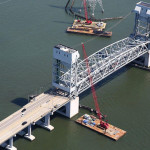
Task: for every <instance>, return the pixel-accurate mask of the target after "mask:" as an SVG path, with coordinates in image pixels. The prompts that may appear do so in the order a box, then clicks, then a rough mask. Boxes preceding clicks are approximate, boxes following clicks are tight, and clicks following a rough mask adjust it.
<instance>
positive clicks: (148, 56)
mask: <svg viewBox="0 0 150 150" xmlns="http://www.w3.org/2000/svg"><path fill="white" fill-rule="evenodd" d="M149 47H150V46H149ZM144 59H145V60H144V66H146V67H150V50H149V51H148V53H146V54H145V55H144Z"/></svg>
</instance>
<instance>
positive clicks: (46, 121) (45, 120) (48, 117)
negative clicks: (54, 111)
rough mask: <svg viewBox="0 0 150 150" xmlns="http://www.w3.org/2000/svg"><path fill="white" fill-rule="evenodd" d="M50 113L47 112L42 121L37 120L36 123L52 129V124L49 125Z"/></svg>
mask: <svg viewBox="0 0 150 150" xmlns="http://www.w3.org/2000/svg"><path fill="white" fill-rule="evenodd" d="M50 115H51V114H50V113H49V114H47V115H46V116H45V117H44V123H43V122H42V121H41V120H39V121H38V122H37V123H36V124H37V125H39V126H41V127H43V128H45V129H47V130H49V131H52V130H53V129H54V127H53V126H52V125H50Z"/></svg>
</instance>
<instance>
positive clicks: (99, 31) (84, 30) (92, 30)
mask: <svg viewBox="0 0 150 150" xmlns="http://www.w3.org/2000/svg"><path fill="white" fill-rule="evenodd" d="M105 28H106V23H104V22H90V23H87V22H86V21H81V20H74V23H73V25H72V27H68V28H67V31H66V32H68V33H78V34H86V35H97V36H105V37H111V36H112V32H108V31H103V30H104V29H105Z"/></svg>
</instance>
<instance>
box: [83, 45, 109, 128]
mask: <svg viewBox="0 0 150 150" xmlns="http://www.w3.org/2000/svg"><path fill="white" fill-rule="evenodd" d="M82 50H83V54H84V59H85V62H86V67H87V72H88V75H89V80H90V85H91V91H92V96H93V100H94V104H95V108H96V112H97V116H98V118H99V120H100V125H101V127H103V128H105V129H107V128H108V123H107V122H106V123H105V122H103V121H102V115H101V112H100V108H99V105H98V100H97V95H96V92H95V87H94V84H93V78H92V76H91V70H90V67H89V62H88V57H87V54H86V51H85V47H84V44H83V43H82Z"/></svg>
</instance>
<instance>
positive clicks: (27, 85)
mask: <svg viewBox="0 0 150 150" xmlns="http://www.w3.org/2000/svg"><path fill="white" fill-rule="evenodd" d="M146 1H147V2H150V1H149V0H146ZM66 2H67V0H55V1H54V0H53V1H52V0H36V1H35V0H0V119H1V120H2V119H4V118H5V117H7V116H8V115H10V114H11V113H13V112H14V111H16V110H18V109H19V108H20V106H23V105H24V104H25V103H26V102H27V100H26V98H27V97H28V95H29V94H31V93H33V91H38V92H40V91H42V90H43V89H44V88H43V89H42V88H40V89H39V87H45V85H46V86H47V85H49V86H51V85H50V84H51V70H52V48H53V47H54V46H55V45H57V44H60V43H61V44H64V45H67V46H70V47H73V48H75V49H77V50H79V52H80V53H81V56H82V50H81V46H79V44H80V43H81V42H85V41H88V40H90V42H88V43H87V44H85V47H86V51H87V54H88V55H90V54H92V53H93V52H95V51H97V50H99V49H101V48H102V47H104V46H107V45H108V44H111V43H113V42H115V41H117V40H120V39H122V38H125V37H127V36H128V35H129V34H130V33H131V32H132V30H133V25H134V14H131V15H129V16H128V17H127V18H126V19H125V20H123V21H121V22H120V23H119V24H118V25H117V26H116V25H115V24H116V23H117V22H118V21H109V22H108V23H107V29H108V30H109V29H111V31H112V32H113V36H112V37H111V38H102V37H98V38H95V37H91V36H85V35H83V36H81V35H73V34H67V33H65V30H66V28H67V27H68V26H70V25H71V24H72V22H73V17H71V16H69V15H67V14H66V13H65V11H64V6H65V4H66ZM137 2H138V1H137V0H111V1H110V0H105V1H104V2H103V4H104V9H105V13H104V14H103V15H102V14H101V12H100V8H99V7H98V6H97V8H96V12H95V14H96V16H97V17H100V18H105V17H116V16H126V15H128V14H129V13H130V12H131V10H132V9H134V7H135V4H136V3H137ZM75 4H76V6H81V2H80V0H76V2H75ZM92 38H93V39H92ZM149 89H150V72H147V71H143V70H140V69H137V68H132V67H124V68H123V69H121V70H120V71H119V72H117V73H115V74H114V75H113V76H111V77H109V78H107V79H106V80H105V81H103V82H100V83H99V84H98V85H97V86H96V92H97V95H98V99H99V104H100V108H101V110H102V112H103V113H105V114H107V116H108V120H109V122H110V123H111V124H113V125H115V126H118V127H120V128H122V129H124V130H126V131H127V134H126V135H125V136H124V137H123V138H121V139H120V140H119V141H117V142H114V141H112V140H110V139H108V138H106V137H104V136H102V135H99V134H97V133H95V132H93V131H91V130H89V129H86V128H84V127H82V126H80V125H78V124H76V123H75V122H74V120H75V119H77V118H78V117H80V116H81V115H82V114H84V113H88V112H87V111H85V110H80V113H79V114H78V115H76V116H75V117H73V118H72V119H67V118H64V117H62V116H59V115H55V117H54V118H53V119H52V120H51V124H52V125H53V126H54V127H55V129H54V130H53V131H52V132H48V131H45V130H44V129H41V128H35V129H34V130H33V132H32V133H33V135H35V137H36V139H35V140H34V141H33V142H29V141H27V140H25V139H23V138H19V139H17V140H16V141H15V142H14V145H15V146H16V147H17V148H18V149H19V150H41V149H43V150H48V149H49V150H82V149H85V150H97V149H102V150H148V149H149V147H150V142H149V139H150V138H149V135H150V128H149V126H150V117H149V114H150V110H149V106H150V98H149ZM80 103H82V104H86V105H88V106H90V107H94V103H93V100H92V95H91V92H90V90H89V91H87V92H86V93H84V94H82V95H81V96H80Z"/></svg>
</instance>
